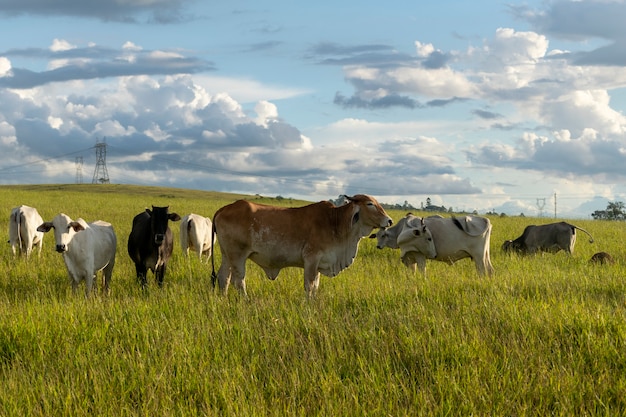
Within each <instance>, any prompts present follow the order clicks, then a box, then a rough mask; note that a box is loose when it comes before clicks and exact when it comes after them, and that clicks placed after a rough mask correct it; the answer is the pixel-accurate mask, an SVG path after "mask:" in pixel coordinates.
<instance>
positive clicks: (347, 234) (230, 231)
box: [212, 194, 392, 297]
mask: <svg viewBox="0 0 626 417" xmlns="http://www.w3.org/2000/svg"><path fill="white" fill-rule="evenodd" d="M346 198H347V201H348V202H347V204H344V205H342V206H335V205H333V204H332V203H330V202H328V201H321V202H319V203H314V204H310V205H307V206H304V207H298V208H285V207H274V206H269V205H263V204H256V203H252V202H249V201H245V200H238V201H236V202H234V203H232V204H229V205H227V206H224V207H222V208H221V209H219V210H218V211H217V212H216V213H215V216H214V218H213V231H214V233H215V234H217V235H218V236H219V246H220V249H221V253H222V264H221V266H220V268H219V272H218V274H217V276H216V275H215V265H213V274H212V282H213V285H215V281H216V280H217V282H218V284H219V288H220V290H221V292H222V293H223V294H225V293H226V292H227V290H228V286H229V284H230V282H231V281H232V283H233V285H234V286H235V287H236V288H237V289H238V290H239V291H240V293H242V294H243V295H246V284H245V280H244V279H245V273H246V271H245V268H246V260H247V259H250V260H252V261H253V262H255V263H256V264H258V265H259V266H260V267H261V268H262V269H263V270H264V271H265V273H266V274H267V276H268V278H269V279H272V280H273V279H276V277H277V276H278V274H279V272H280V270H281V269H283V268H286V267H299V268H304V290H305V293H306V294H307V296H309V297H311V296H314V295H315V293H316V292H317V289H318V286H319V281H320V273H321V274H324V275H326V276H328V277H333V276H335V275H337V274H338V273H339V272H341V271H342V270H344V269H345V268H347V267H348V266H350V265H351V264H352V262H354V258H355V257H356V255H357V251H358V246H359V241H360V240H361V238H363V237H364V236H367V235H369V234H370V233H371V232H372V230H373V229H374V228H379V227H388V226H390V225H391V224H392V220H391V217H389V215H388V214H387V213H386V212H385V210H384V209H383V208H382V207H381V206H380V204H378V202H377V201H376V200H375V199H374V198H373V197H370V196H368V195H364V194H357V195H355V196H353V197H347V196H346ZM212 260H213V258H212Z"/></svg>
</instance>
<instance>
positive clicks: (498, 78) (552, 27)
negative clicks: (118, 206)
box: [0, 0, 626, 218]
mask: <svg viewBox="0 0 626 417" xmlns="http://www.w3.org/2000/svg"><path fill="white" fill-rule="evenodd" d="M625 21H626V2H625V1H617V0H579V1H569V0H554V1H551V0H543V1H538V0H529V1H523V2H522V1H507V2H501V1H493V0H490V1H486V0H475V1H472V2H467V1H461V0H442V1H438V2H416V1H404V0H398V1H394V2H388V3H387V4H385V5H382V3H380V2H378V1H376V2H373V1H369V0H359V1H352V0H345V1H341V2H336V1H332V2H330V1H324V0H320V1H317V2H306V3H305V2H294V1H285V0H275V1H271V2H258V1H240V0H232V1H229V2H224V1H214V0H116V1H110V0H99V1H97V2H96V1H85V0H54V1H51V0H21V1H19V2H16V1H14V0H0V25H1V27H2V28H3V35H4V36H2V37H0V184H51V183H54V184H56V183H74V182H79V181H80V180H81V177H82V181H83V182H87V183H90V182H92V180H93V178H94V177H96V179H97V178H99V177H101V174H102V171H101V170H100V169H98V170H97V169H96V168H97V167H98V164H97V159H96V156H97V154H96V144H97V143H106V148H105V149H106V160H105V161H106V168H107V173H108V175H109V179H110V181H111V183H116V184H139V185H155V186H167V187H177V188H189V189H201V190H215V191H224V192H234V193H244V194H252V195H255V194H260V195H264V196H282V197H285V198H298V199H305V200H308V201H319V200H327V199H336V198H337V197H338V196H339V195H341V194H348V195H353V194H358V193H364V194H370V195H372V196H374V197H375V198H376V199H377V200H378V201H380V202H383V203H389V204H393V203H399V204H403V203H404V202H408V203H409V204H411V205H413V206H415V207H420V205H421V204H425V202H426V199H427V198H429V199H430V201H431V202H432V204H435V205H443V206H445V207H446V208H452V209H453V210H456V211H461V210H464V211H468V212H472V211H474V210H475V211H477V212H478V213H485V212H488V211H495V212H497V213H505V214H508V215H517V214H520V213H524V214H525V215H527V216H544V217H558V218H590V214H591V213H592V212H593V211H595V210H602V209H605V208H606V207H607V203H608V202H612V201H625V200H626V181H625V180H626V117H625V116H624V109H625V108H626V89H625V87H626V25H625V24H624V23H623V22H625ZM81 160H82V164H81V163H80V161H81ZM147 204H148V203H147ZM209 214H210V213H207V215H209Z"/></svg>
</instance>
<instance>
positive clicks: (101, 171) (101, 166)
mask: <svg viewBox="0 0 626 417" xmlns="http://www.w3.org/2000/svg"><path fill="white" fill-rule="evenodd" d="M109 182H110V181H109V172H108V171H107V144H106V142H96V169H95V170H94V171H93V178H92V179H91V183H92V184H98V183H100V184H108V183H109Z"/></svg>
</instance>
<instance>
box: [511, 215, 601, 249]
mask: <svg viewBox="0 0 626 417" xmlns="http://www.w3.org/2000/svg"><path fill="white" fill-rule="evenodd" d="M576 229H578V230H580V231H582V232H585V233H586V234H587V235H589V243H593V236H591V234H590V233H589V232H588V231H586V230H585V229H583V228H581V227H578V226H574V225H573V224H569V223H566V222H558V223H549V224H543V225H540V226H535V225H530V226H526V228H525V229H524V232H523V233H522V235H521V236H520V237H518V238H517V239H515V240H507V241H505V242H504V244H503V245H502V250H503V251H504V252H516V253H519V254H522V255H526V254H528V255H532V254H535V253H537V252H549V253H556V252H558V251H560V250H564V251H565V252H567V253H569V254H570V255H572V254H573V253H574V245H575V244H576Z"/></svg>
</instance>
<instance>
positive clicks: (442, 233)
mask: <svg viewBox="0 0 626 417" xmlns="http://www.w3.org/2000/svg"><path fill="white" fill-rule="evenodd" d="M455 220H456V219H452V218H447V217H446V218H428V217H427V218H426V219H425V220H424V221H425V222H426V226H427V227H428V228H429V229H430V232H431V233H432V235H433V241H434V242H435V248H436V250H437V257H436V258H435V259H438V260H450V261H456V260H459V259H463V258H467V257H472V258H476V257H477V256H479V255H480V256H481V257H482V256H483V252H484V251H485V250H488V249H489V243H490V236H491V223H490V222H489V219H485V220H487V222H480V223H482V224H481V225H480V227H481V228H482V229H483V232H482V233H481V234H479V235H471V234H469V233H467V232H466V231H465V230H463V229H462V228H461V227H460V226H458V225H457V224H456V221H455ZM474 232H476V231H475V230H474Z"/></svg>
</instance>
